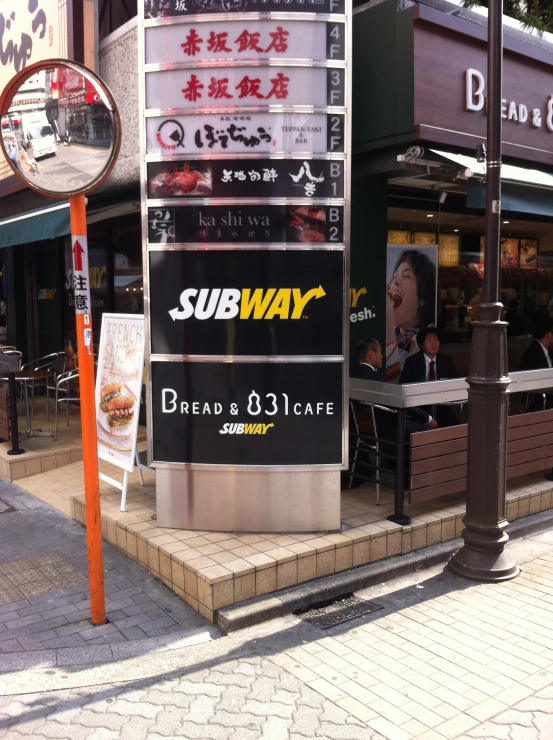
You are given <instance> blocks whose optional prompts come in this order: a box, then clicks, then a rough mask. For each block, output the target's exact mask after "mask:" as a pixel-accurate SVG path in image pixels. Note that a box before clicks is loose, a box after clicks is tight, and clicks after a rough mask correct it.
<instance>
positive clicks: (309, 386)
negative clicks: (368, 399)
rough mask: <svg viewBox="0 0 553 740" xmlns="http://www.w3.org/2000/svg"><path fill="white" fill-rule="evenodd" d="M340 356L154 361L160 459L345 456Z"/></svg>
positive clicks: (282, 461)
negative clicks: (324, 358)
mask: <svg viewBox="0 0 553 740" xmlns="http://www.w3.org/2000/svg"><path fill="white" fill-rule="evenodd" d="M342 374H343V365H342V363H341V362H336V363H301V364H299V363H239V362H233V363H210V362H204V363H199V362H152V401H153V402H152V408H153V455H154V460H155V461H157V462H169V463H203V464H216V465H333V464H334V465H336V464H341V462H342V387H343V386H342Z"/></svg>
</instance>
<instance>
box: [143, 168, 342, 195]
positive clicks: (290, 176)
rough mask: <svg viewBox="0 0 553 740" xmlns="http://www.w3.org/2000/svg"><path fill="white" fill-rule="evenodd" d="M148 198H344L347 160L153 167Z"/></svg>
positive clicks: (149, 170) (149, 176)
mask: <svg viewBox="0 0 553 740" xmlns="http://www.w3.org/2000/svg"><path fill="white" fill-rule="evenodd" d="M147 166H148V198H165V199H166V198H343V197H344V167H345V162H344V161H343V160H335V161H328V160H321V159H319V160H316V159H308V160H301V159H257V160H244V159H225V160H209V159H207V160H206V159H204V160H192V161H186V162H150V163H148V165H147Z"/></svg>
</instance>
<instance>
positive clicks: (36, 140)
mask: <svg viewBox="0 0 553 740" xmlns="http://www.w3.org/2000/svg"><path fill="white" fill-rule="evenodd" d="M21 138H22V140H23V142H24V143H25V144H26V143H27V142H28V141H30V142H31V143H32V145H33V153H34V155H35V159H38V158H39V157H45V156H46V155H47V154H55V153H56V151H57V149H58V145H57V143H56V137H55V135H54V129H53V128H52V126H50V124H49V123H48V119H47V118H46V113H44V111H42V112H38V111H37V112H35V113H24V114H23V115H22V116H21Z"/></svg>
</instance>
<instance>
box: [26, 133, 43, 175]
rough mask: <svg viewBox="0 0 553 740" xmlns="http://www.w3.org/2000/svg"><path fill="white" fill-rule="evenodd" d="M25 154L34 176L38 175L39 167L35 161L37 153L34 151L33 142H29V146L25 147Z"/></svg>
mask: <svg viewBox="0 0 553 740" xmlns="http://www.w3.org/2000/svg"><path fill="white" fill-rule="evenodd" d="M25 154H26V156H27V164H28V165H29V169H30V171H31V173H32V174H33V175H38V174H40V173H39V169H38V165H37V163H36V159H35V153H34V150H33V145H32V143H31V140H30V139H29V141H27V144H26V145H25Z"/></svg>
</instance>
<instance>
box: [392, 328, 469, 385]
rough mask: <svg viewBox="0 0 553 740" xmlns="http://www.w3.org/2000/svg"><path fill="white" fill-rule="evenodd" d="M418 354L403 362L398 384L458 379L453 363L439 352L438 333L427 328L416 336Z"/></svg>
mask: <svg viewBox="0 0 553 740" xmlns="http://www.w3.org/2000/svg"><path fill="white" fill-rule="evenodd" d="M417 344H418V345H419V350H420V352H417V353H416V354H415V355H411V357H408V358H407V359H406V360H405V364H404V365H403V370H402V371H401V376H400V378H399V382H400V383H424V381H425V380H447V379H448V378H458V377H459V374H458V372H457V369H456V367H455V363H454V362H453V360H452V359H451V357H450V356H449V355H446V354H444V353H443V352H440V338H439V337H438V331H437V330H436V329H435V328H433V327H431V326H429V327H428V328H426V329H421V330H420V331H419V333H418V334H417Z"/></svg>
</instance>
